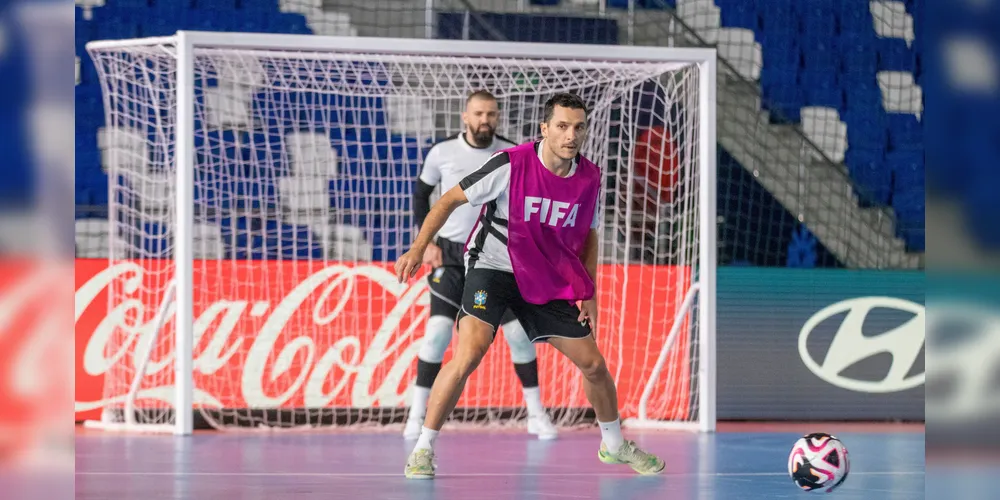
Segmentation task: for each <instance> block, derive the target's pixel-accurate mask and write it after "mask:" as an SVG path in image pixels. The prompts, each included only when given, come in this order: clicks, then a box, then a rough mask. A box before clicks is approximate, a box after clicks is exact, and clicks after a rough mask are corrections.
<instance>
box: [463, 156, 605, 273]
mask: <svg viewBox="0 0 1000 500" xmlns="http://www.w3.org/2000/svg"><path fill="white" fill-rule="evenodd" d="M541 144H542V143H541V141H539V142H535V152H536V153H538V160H539V161H541V159H542V158H541V152H540V151H541ZM576 167H577V162H576V160H574V161H573V164H572V166H570V171H569V174H568V175H573V174H575V173H576ZM459 186H461V187H462V190H463V191H464V192H465V197H466V198H468V200H469V205H471V207H473V208H476V207H482V206H483V205H485V206H486V207H485V209H483V208H477V209H476V210H477V211H476V213H478V214H480V215H479V223H478V224H477V225H476V228H475V233H474V234H473V235H472V238H471V240H470V241H469V251H468V254H467V255H466V262H465V265H466V269H472V268H481V269H493V270H496V271H505V272H508V273H513V272H514V269H513V267H512V266H511V263H510V255H509V254H508V253H507V217H508V214H509V213H510V211H509V207H510V156H509V155H508V154H507V153H505V152H499V153H497V154H495V155H494V156H493V157H491V158H490V159H489V160H487V161H486V163H485V164H483V166H482V168H480V169H479V170H476V171H475V172H473V173H471V174H469V175H468V176H467V177H465V178H464V179H462V181H461V182H460V183H459ZM599 208H600V207H597V208H595V210H594V220H593V222H591V224H590V227H591V228H593V229H597V227H598V222H599V221H600V220H601V219H600V210H599Z"/></svg>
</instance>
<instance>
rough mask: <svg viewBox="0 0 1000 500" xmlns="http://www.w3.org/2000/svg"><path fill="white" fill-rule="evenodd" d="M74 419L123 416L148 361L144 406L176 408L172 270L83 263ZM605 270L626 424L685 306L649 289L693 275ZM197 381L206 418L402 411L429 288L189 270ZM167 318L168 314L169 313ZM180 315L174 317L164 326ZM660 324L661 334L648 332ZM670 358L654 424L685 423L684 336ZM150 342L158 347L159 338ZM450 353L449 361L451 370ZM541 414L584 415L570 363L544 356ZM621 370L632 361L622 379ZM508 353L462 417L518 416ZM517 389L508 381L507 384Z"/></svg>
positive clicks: (382, 277)
mask: <svg viewBox="0 0 1000 500" xmlns="http://www.w3.org/2000/svg"><path fill="white" fill-rule="evenodd" d="M75 272H76V277H77V292H76V314H75V317H76V363H75V370H76V383H75V391H76V418H77V419H78V420H86V419H91V418H99V416H100V412H101V410H102V409H103V408H105V407H109V406H111V407H120V406H122V405H123V403H124V401H125V398H126V395H127V394H128V391H129V386H130V384H131V382H132V381H133V380H135V379H136V378H135V375H136V373H137V371H138V367H139V366H140V364H141V362H142V360H143V359H144V358H146V354H147V353H146V351H147V346H148V345H150V340H151V339H154V338H155V341H154V342H152V343H151V344H152V346H153V347H152V349H151V350H149V356H148V359H149V362H148V363H147V364H146V369H145V370H144V372H143V377H142V378H141V379H140V385H139V390H138V396H137V400H136V402H135V404H136V406H137V407H139V408H143V407H147V408H148V407H156V408H164V407H170V406H172V404H173V398H174V388H173V386H174V373H173V372H174V367H173V365H174V361H175V357H174V354H173V353H174V349H173V343H174V338H175V337H174V333H173V331H174V323H173V320H169V321H168V322H167V323H166V324H164V325H163V327H162V328H161V329H160V332H159V333H157V332H156V331H155V326H156V323H155V317H156V314H157V310H158V308H159V307H160V303H161V301H162V300H163V294H164V292H165V288H166V287H167V284H168V280H169V279H170V277H172V276H173V264H172V262H170V261H155V260H145V261H136V262H129V261H122V262H117V263H113V264H111V265H109V264H108V262H107V260H98V259H77V260H76V270H75ZM599 272H601V273H607V274H608V275H609V276H621V277H623V279H622V280H621V282H622V283H625V285H623V286H622V288H620V289H617V291H616V292H614V293H616V294H617V295H615V296H614V297H615V298H614V299H613V300H608V301H607V302H604V303H602V305H601V313H600V318H601V319H602V323H603V325H601V326H600V329H601V331H602V332H605V331H606V332H607V334H604V333H602V334H600V335H598V343H599V344H600V345H601V349H602V351H604V352H605V355H606V356H607V359H608V362H609V366H610V367H611V370H612V373H614V374H616V382H617V384H618V389H619V396H620V399H621V401H622V405H623V409H622V412H623V418H628V417H630V416H632V415H634V408H635V404H636V401H638V399H639V397H640V396H641V394H642V391H643V388H644V387H645V384H646V381H647V378H648V374H649V372H650V370H651V369H652V366H646V365H643V366H639V365H641V360H646V359H648V356H646V355H647V354H648V352H647V349H648V345H650V343H657V342H663V341H664V340H665V336H666V334H667V332H668V331H669V328H667V329H664V328H662V327H661V326H660V325H659V323H658V322H660V321H662V318H675V317H676V316H677V306H678V304H679V301H675V300H662V298H659V299H656V300H650V298H649V297H655V296H656V295H655V293H654V291H653V290H652V289H651V288H650V286H649V283H678V286H679V287H681V288H683V287H684V286H685V285H682V284H681V283H688V282H689V281H690V278H691V271H690V269H687V268H683V267H672V266H641V267H635V266H633V267H630V268H625V269H623V268H621V267H619V266H611V265H602V266H601V267H600V268H599ZM194 284H195V287H194V311H193V312H194V321H193V325H192V326H193V333H192V335H193V345H194V352H193V359H192V367H193V369H192V371H193V373H192V379H193V381H194V387H195V392H194V403H195V405H197V406H200V407H209V408H218V407H223V408H227V409H242V408H276V407H279V408H285V409H301V408H309V409H319V408H334V407H336V408H372V407H400V406H405V404H406V398H407V397H408V395H409V390H410V388H411V385H412V382H413V378H414V375H415V370H416V362H415V361H416V359H415V358H416V355H417V352H418V351H419V348H420V342H419V341H420V339H421V338H422V337H423V330H424V322H425V321H426V319H427V317H428V315H429V312H430V311H429V307H428V305H429V289H428V287H427V280H426V279H425V278H424V277H422V276H421V277H417V278H415V279H413V280H411V281H410V282H409V283H406V284H400V283H398V282H397V280H396V278H395V274H394V273H393V270H392V264H391V263H378V262H371V263H336V262H333V263H329V262H327V263H324V262H309V261H228V260H227V261H221V260H205V261H197V262H196V263H195V267H194ZM170 312H172V311H170ZM170 317H172V315H171V316H170ZM650 325H654V326H650ZM680 331H681V332H685V333H682V334H681V336H680V337H679V338H678V339H677V340H676V341H675V348H674V351H675V352H674V354H672V355H671V356H670V357H669V359H668V360H667V363H668V365H669V366H668V367H664V368H663V369H664V370H666V371H665V372H666V373H670V374H671V377H670V378H669V380H666V381H664V382H663V383H658V384H657V387H658V389H657V391H656V393H655V394H654V395H652V396H651V397H652V398H653V399H652V400H655V401H660V403H658V404H656V405H650V408H651V410H650V412H651V413H650V414H649V416H650V418H669V419H690V418H691V414H690V410H691V406H690V405H689V402H690V397H689V396H690V395H689V391H690V387H691V383H690V380H691V379H690V377H691V373H690V368H691V363H690V360H689V358H688V352H689V345H690V344H689V342H690V339H688V338H687V333H686V332H687V330H686V329H684V328H681V330H680ZM154 336H155V337H154ZM449 356H450V353H446V354H445V359H448V358H449ZM538 358H539V359H538V362H539V365H540V366H543V367H545V368H544V369H542V370H540V371H539V377H540V380H539V382H540V384H541V385H543V386H544V387H546V390H545V391H543V392H544V394H545V399H543V402H544V403H545V404H546V405H549V406H563V407H579V406H584V405H586V404H587V397H586V394H585V393H584V391H583V386H582V384H581V383H580V378H579V376H569V377H568V376H566V374H567V373H570V374H572V373H576V372H575V371H573V370H574V368H573V367H572V364H571V363H570V362H569V361H568V360H567V359H565V357H563V356H561V355H560V354H559V353H558V352H557V351H555V350H554V349H549V348H545V347H540V348H539V349H538ZM618 360H629V362H630V363H637V365H636V366H631V367H630V368H629V369H628V370H621V369H619V367H618V365H617V363H618ZM514 380H516V375H515V374H514V372H513V368H512V364H511V361H510V351H509V348H508V346H507V345H506V343H505V342H497V343H494V344H493V346H492V347H491V349H490V353H489V354H488V355H487V357H486V358H485V359H484V360H483V362H482V364H481V365H480V367H479V369H477V370H476V373H474V374H473V376H472V377H470V378H469V380H468V381H467V383H466V389H465V391H464V392H463V396H462V398H461V399H460V400H459V406H460V407H462V406H470V405H471V406H477V407H483V406H489V407H503V408H509V407H517V406H520V405H522V404H523V403H524V402H523V399H522V395H521V390H520V386H519V385H518V384H517V383H515V382H514ZM508 381H509V383H508Z"/></svg>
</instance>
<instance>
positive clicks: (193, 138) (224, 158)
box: [88, 33, 714, 433]
mask: <svg viewBox="0 0 1000 500" xmlns="http://www.w3.org/2000/svg"><path fill="white" fill-rule="evenodd" d="M213 35H214V34H209V33H191V34H184V35H180V34H179V35H178V36H175V37H169V38H162V39H144V40H131V41H118V42H98V43H92V44H91V45H89V46H88V50H89V52H90V55H91V57H92V58H93V59H94V61H95V63H96V67H97V70H98V72H99V75H100V81H101V85H102V89H103V97H104V106H105V110H106V127H105V128H104V129H103V130H102V131H101V135H100V140H101V141H103V143H104V144H103V149H104V150H105V154H107V155H110V157H109V158H107V161H106V162H105V164H106V165H107V166H108V167H107V168H108V173H109V179H110V183H111V185H110V193H109V194H110V196H109V200H110V206H109V214H110V216H109V217H110V227H111V231H110V233H111V234H110V238H111V240H112V241H111V245H110V249H111V250H110V259H109V263H108V265H109V270H110V271H109V272H110V273H111V278H109V279H110V285H109V287H108V288H107V290H108V297H107V301H108V310H109V313H108V316H107V321H106V323H105V324H102V325H101V328H103V335H104V337H102V338H103V339H104V341H103V343H100V345H99V348H100V349H103V352H101V353H98V354H100V355H101V356H102V357H103V359H105V360H108V361H107V363H108V367H107V369H106V376H105V380H104V398H103V400H104V401H105V402H107V405H106V407H105V408H104V411H103V416H102V420H101V422H98V423H96V424H94V425H96V426H98V427H108V428H110V427H125V428H129V429H136V430H142V429H170V430H173V431H175V432H182V433H183V432H185V431H183V430H182V431H178V428H184V427H187V428H190V427H191V425H194V426H195V427H199V426H202V425H206V426H210V427H215V428H247V427H251V428H295V427H330V426H358V425H364V424H371V425H379V426H383V425H387V424H392V423H400V422H402V420H403V418H404V416H405V412H406V409H407V406H408V404H409V396H410V392H411V389H412V384H413V380H414V376H415V370H416V354H417V352H418V350H419V348H420V341H421V338H422V336H423V327H424V322H425V320H426V319H427V317H428V313H429V307H428V304H429V294H428V286H427V279H426V274H427V272H428V270H427V269H424V270H422V271H421V274H420V276H419V278H417V279H414V280H411V281H410V282H409V283H406V284H402V285H401V284H399V283H397V282H396V280H395V278H394V276H393V272H392V263H393V261H394V260H395V259H396V258H397V257H398V256H399V255H401V254H402V253H403V252H404V251H405V250H406V249H407V248H408V247H409V245H410V242H411V240H412V238H413V237H414V236H415V231H414V228H413V218H412V215H411V214H412V207H411V198H412V191H413V186H414V182H415V180H416V179H417V176H418V174H419V171H420V167H421V161H422V158H423V155H424V154H425V153H426V151H427V149H428V148H429V146H430V145H431V144H432V143H433V141H435V140H439V139H442V138H444V137H446V136H449V135H452V134H455V133H458V132H460V131H461V130H462V129H461V119H460V114H461V112H462V110H463V108H464V104H465V99H466V97H467V96H468V94H469V93H471V92H473V91H475V90H480V89H486V90H488V91H490V92H492V93H493V94H495V95H496V96H497V98H498V100H499V103H500V108H501V110H502V118H501V123H500V127H499V130H498V132H499V133H500V134H501V135H503V136H505V137H508V138H510V139H512V140H515V141H517V142H520V141H527V140H530V139H532V138H535V137H536V136H537V135H538V132H539V129H538V124H539V122H540V121H541V111H542V105H543V103H544V101H545V100H546V99H547V98H548V97H549V96H551V95H552V94H554V93H556V92H573V93H576V94H578V95H580V96H581V97H582V98H583V99H584V100H585V101H586V102H587V103H588V105H589V106H590V108H591V110H590V133H589V136H588V139H587V142H586V144H585V147H584V148H583V151H584V154H585V155H587V156H588V157H589V158H591V159H593V160H594V161H595V162H596V163H597V164H598V165H601V166H602V167H603V168H604V171H605V172H606V177H605V182H604V196H603V203H602V205H603V206H602V210H603V215H604V217H603V224H602V227H601V229H600V231H601V234H602V235H603V238H602V239H601V246H600V262H601V265H600V271H599V280H598V289H599V304H600V318H599V325H598V328H597V332H598V333H597V341H598V343H599V344H600V348H601V350H602V352H603V353H604V355H605V357H606V358H607V362H608V365H609V368H610V371H611V373H612V375H613V376H614V378H615V380H616V382H617V384H618V389H619V400H620V408H621V411H622V417H623V418H624V419H628V422H634V423H637V424H642V423H647V424H656V423H660V424H666V425H677V426H680V427H690V428H692V429H698V428H701V429H710V428H712V426H714V412H710V405H711V398H713V397H714V394H713V388H712V386H711V383H713V382H712V381H711V379H710V377H711V373H712V372H711V368H712V367H711V366H710V363H711V346H710V345H706V340H705V338H706V334H705V333H703V332H705V331H707V330H706V329H707V328H709V327H710V325H707V324H705V320H704V318H705V317H706V316H705V313H706V311H705V309H706V308H707V309H710V306H709V305H707V304H706V302H705V300H706V299H702V298H701V295H706V296H711V295H712V294H711V293H709V294H698V293H696V291H697V288H698V286H699V285H700V286H702V287H707V286H711V285H707V284H706V283H710V282H706V281H705V278H704V276H710V275H711V274H712V273H713V272H714V271H713V269H714V257H713V258H711V259H708V262H707V263H708V265H707V266H703V265H702V263H703V261H705V260H706V259H705V255H714V254H712V253H706V252H707V251H708V250H709V249H705V248H703V245H705V244H706V242H711V241H714V235H708V236H706V234H705V231H704V230H703V229H702V227H701V225H702V224H705V223H710V224H711V225H712V226H711V227H713V229H712V230H713V231H714V221H713V220H711V219H710V218H709V217H714V216H711V215H710V213H714V212H709V213H706V212H705V210H704V208H705V206H706V205H709V206H710V204H711V203H712V201H711V196H712V195H711V194H707V193H709V192H710V191H705V192H704V193H703V192H702V191H703V190H705V189H709V188H713V189H714V187H711V183H712V182H714V180H712V179H713V178H712V177H709V178H707V179H706V178H704V175H703V174H704V172H705V169H706V167H707V166H709V165H714V160H713V159H711V158H710V157H713V156H714V140H711V142H709V143H708V145H706V144H703V143H705V141H706V139H704V138H703V137H704V136H705V134H706V130H711V129H710V128H708V127H703V125H704V123H703V122H704V120H706V116H710V115H708V114H707V110H706V108H707V106H706V105H705V104H704V103H705V102H708V101H706V100H704V97H705V96H703V95H702V94H703V93H704V91H703V90H702V89H706V88H709V85H708V84H709V83H711V82H706V81H705V79H706V78H707V76H706V75H707V73H705V72H704V71H705V67H706V65H699V64H697V61H696V60H695V58H694V57H693V56H692V53H685V52H684V51H676V50H673V49H656V50H659V51H658V52H656V53H655V57H654V56H651V55H650V54H651V52H649V51H648V50H647V51H646V52H643V54H642V57H638V56H635V57H633V56H630V55H629V53H628V50H630V49H625V48H619V47H614V48H605V47H595V48H582V49H584V50H581V48H570V47H565V48H560V47H557V46H535V45H527V44H481V43H475V42H473V43H468V42H442V41H422V40H406V41H405V43H402V44H400V43H396V42H399V41H395V42H394V41H392V40H376V39H357V38H354V39H342V38H323V37H311V36H307V37H298V36H292V37H289V36H272V35H249V34H226V35H225V37H221V36H217V37H213ZM185 39H186V40H189V41H190V45H185V43H187V42H185ZM567 50H575V51H576V52H566V53H565V55H564V54H563V51H567ZM671 50H673V52H671ZM692 52H694V51H692ZM671 54H673V55H675V56H676V55H678V54H679V55H685V54H686V59H685V58H681V59H680V60H678V59H677V58H676V57H674V58H672V57H671ZM712 133H714V132H712ZM178 165H180V167H178ZM185 168H186V169H187V170H186V171H185V172H187V175H178V174H179V172H178V170H179V169H181V170H182V169H185ZM180 173H181V174H184V172H180ZM185 269H189V270H190V271H189V272H190V274H185V272H186V271H185ZM185 301H188V302H189V304H190V305H189V306H187V307H188V309H185V308H184V306H185ZM185 310H189V311H191V313H190V316H188V314H181V312H183V311H185ZM188 317H189V318H190V319H185V318H188ZM709 335H711V334H709ZM538 353H539V371H540V383H541V391H542V396H543V402H544V403H545V405H546V406H547V407H548V408H549V410H550V413H551V414H552V415H553V417H554V418H555V420H556V421H557V423H558V424H560V425H567V426H568V425H575V424H581V423H588V422H592V418H593V416H592V413H590V412H588V411H587V410H588V409H589V408H590V406H589V404H588V402H587V399H586V396H585V394H584V391H583V385H582V383H581V376H580V375H579V374H578V372H577V370H576V369H575V368H574V367H573V366H572V365H571V364H570V363H569V362H568V361H567V360H565V359H563V358H562V356H561V355H559V354H558V353H557V352H556V351H555V350H554V349H552V348H551V347H550V346H548V345H546V344H540V345H539V346H538ZM450 355H451V350H449V352H448V354H447V355H446V360H447V359H449V358H450ZM522 406H523V401H522V399H521V391H520V385H519V383H518V381H517V378H516V376H515V373H514V371H513V367H512V364H511V361H510V355H509V352H508V348H507V345H506V343H505V342H496V343H494V344H493V346H492V348H491V351H490V353H489V354H488V355H487V357H486V359H485V360H484V362H483V364H482V365H481V366H480V368H479V369H478V370H477V371H476V372H475V373H474V374H473V375H472V377H471V378H470V380H469V382H468V384H467V386H466V389H465V392H464V394H463V396H462V399H461V401H460V402H459V404H458V408H457V409H456V411H455V412H454V413H453V414H452V415H451V417H450V421H451V422H472V423H474V424H476V425H506V424H508V423H510V424H511V425H517V424H518V423H519V422H523V417H524V416H525V413H524V412H523V411H522V410H521V408H522ZM706 407H709V410H706ZM188 415H192V417H191V418H193V420H194V421H193V423H191V422H181V421H183V420H189V418H188Z"/></svg>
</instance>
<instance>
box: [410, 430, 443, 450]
mask: <svg viewBox="0 0 1000 500" xmlns="http://www.w3.org/2000/svg"><path fill="white" fill-rule="evenodd" d="M437 437H438V431H434V430H431V429H428V428H426V427H423V428H421V429H420V437H419V438H417V446H415V447H414V448H413V449H414V450H433V449H434V440H435V439H437Z"/></svg>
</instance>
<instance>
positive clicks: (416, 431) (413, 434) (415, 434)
mask: <svg viewBox="0 0 1000 500" xmlns="http://www.w3.org/2000/svg"><path fill="white" fill-rule="evenodd" d="M423 426H424V419H422V418H416V417H414V418H408V419H406V427H404V428H403V439H406V440H409V441H412V440H414V439H417V438H419V437H420V430H421V429H422V428H423Z"/></svg>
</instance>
